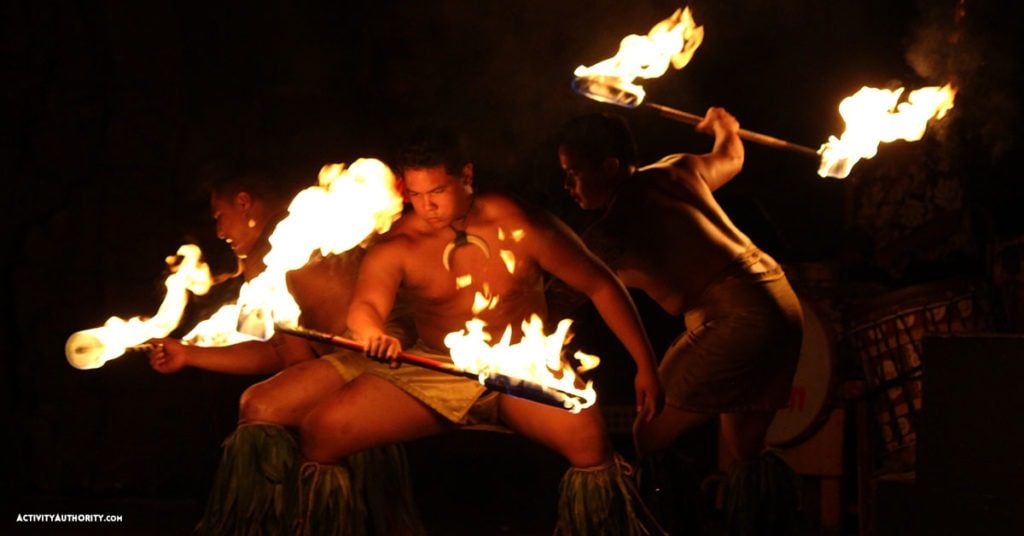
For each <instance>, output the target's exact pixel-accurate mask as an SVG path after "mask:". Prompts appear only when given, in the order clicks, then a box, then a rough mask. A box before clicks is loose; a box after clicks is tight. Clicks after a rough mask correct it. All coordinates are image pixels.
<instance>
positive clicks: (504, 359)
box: [444, 315, 599, 413]
mask: <svg viewBox="0 0 1024 536" xmlns="http://www.w3.org/2000/svg"><path fill="white" fill-rule="evenodd" d="M570 325H572V321H571V320H568V319H566V320H562V321H561V322H559V323H558V327H557V328H556V329H555V332H554V333H552V334H551V335H545V334H544V322H543V321H542V320H541V319H540V317H539V316H537V315H532V316H531V317H530V319H529V320H527V321H524V322H523V324H522V328H523V337H522V339H521V340H520V341H519V342H517V343H515V344H512V342H511V340H512V326H508V327H506V328H505V332H504V334H502V336H501V340H499V341H498V342H497V343H496V344H494V345H493V346H492V345H490V344H488V343H489V342H490V340H491V336H490V334H488V333H487V332H486V331H485V330H484V327H486V326H487V324H486V323H485V322H484V321H483V320H480V319H479V318H473V319H472V320H470V321H468V322H466V329H464V330H459V331H455V332H452V333H449V334H448V335H447V336H445V338H444V344H445V346H447V347H448V348H449V349H450V350H451V356H452V361H454V362H455V364H456V365H457V366H458V367H459V368H462V369H465V370H469V371H472V372H474V373H477V374H479V376H480V381H481V382H483V381H484V379H485V377H486V376H487V375H488V374H492V373H498V374H502V375H505V376H509V377H512V378H519V379H523V380H529V381H532V382H535V383H539V384H541V385H544V386H546V387H552V388H554V389H558V390H560V391H564V392H567V393H571V394H573V395H576V396H578V397H579V400H577V399H575V398H573V397H567V398H566V400H565V407H566V409H568V410H569V411H571V412H573V413H579V412H580V411H581V410H583V409H585V408H589V407H590V406H592V405H594V402H596V401H597V392H596V391H594V385H593V381H591V380H588V381H587V382H586V383H585V384H584V383H583V381H582V380H581V379H580V378H579V376H578V375H577V373H576V370H574V369H573V368H572V367H571V366H570V365H569V363H567V362H566V360H564V359H562V347H563V346H564V345H565V338H566V335H568V333H569V326H570ZM576 358H577V360H579V362H580V364H581V366H580V367H579V370H580V371H581V372H582V371H584V370H589V369H592V368H594V367H596V366H597V365H598V363H599V359H598V358H597V357H595V356H591V355H588V354H584V353H582V352H577V353H576Z"/></svg>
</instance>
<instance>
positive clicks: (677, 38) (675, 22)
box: [573, 8, 704, 108]
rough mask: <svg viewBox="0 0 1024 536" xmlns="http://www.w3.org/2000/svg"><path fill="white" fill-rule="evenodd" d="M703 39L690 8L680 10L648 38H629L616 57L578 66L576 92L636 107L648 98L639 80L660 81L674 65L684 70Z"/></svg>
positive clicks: (661, 23)
mask: <svg viewBox="0 0 1024 536" xmlns="http://www.w3.org/2000/svg"><path fill="white" fill-rule="evenodd" d="M703 40H704V27H703V26H697V25H696V23H694V22H693V15H692V14H691V13H690V8H686V9H677V10H676V12H675V13H673V14H672V16H671V17H669V18H667V19H665V20H663V21H661V22H659V23H658V24H655V25H654V27H653V28H651V31H650V32H648V33H647V35H628V36H626V37H625V38H624V39H623V40H622V42H621V44H620V45H619V52H618V53H617V54H616V55H615V56H613V57H611V58H608V59H606V60H604V61H602V62H599V63H596V64H594V65H591V66H589V67H587V66H585V65H580V66H579V67H577V68H576V71H575V72H574V73H573V74H574V75H576V79H575V80H574V81H573V89H575V90H576V91H578V92H579V93H581V94H583V95H585V96H587V97H589V98H591V99H594V100H597V101H600V102H608V103H612V104H618V105H620V106H628V107H631V108H632V107H634V106H637V105H639V104H640V103H641V102H643V100H644V97H645V96H646V93H645V92H644V88H643V87H641V86H639V85H638V84H636V83H635V82H634V81H635V80H636V79H637V78H648V79H649V78H657V77H659V76H661V75H663V74H665V71H667V70H668V66H669V64H670V63H671V64H672V67H674V68H676V69H682V68H683V67H685V66H686V64H687V63H689V62H690V59H691V58H692V57H693V53H694V52H695V51H696V50H697V47H699V46H700V43H701V41H703Z"/></svg>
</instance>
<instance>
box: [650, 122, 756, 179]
mask: <svg viewBox="0 0 1024 536" xmlns="http://www.w3.org/2000/svg"><path fill="white" fill-rule="evenodd" d="M695 128H696V130H697V132H703V133H705V134H711V135H713V136H714V137H715V145H714V147H713V148H712V149H711V152H709V153H706V154H701V155H695V154H682V155H673V156H670V157H667V158H666V159H665V160H662V162H661V163H662V164H671V165H672V167H674V168H676V169H678V170H680V171H681V172H682V174H683V176H694V177H697V178H700V179H701V180H703V181H704V183H705V184H707V186H708V188H710V189H711V191H712V192H714V191H715V190H717V189H719V188H721V187H722V186H724V185H725V184H726V183H727V182H729V181H730V180H732V178H733V177H735V176H736V174H738V173H739V172H740V170H741V169H742V168H743V142H742V141H741V140H740V137H739V135H738V134H737V132H738V131H739V129H740V124H739V121H737V120H736V118H735V117H733V116H732V114H730V113H729V112H727V111H725V109H724V108H709V109H708V113H707V115H705V116H704V120H703V121H701V122H700V123H699V124H697V126H696V127H695Z"/></svg>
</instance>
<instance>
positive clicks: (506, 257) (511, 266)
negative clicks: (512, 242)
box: [498, 249, 516, 274]
mask: <svg viewBox="0 0 1024 536" xmlns="http://www.w3.org/2000/svg"><path fill="white" fill-rule="evenodd" d="M498 255H501V260H502V261H504V263H505V269H506V270H508V273H510V274H514V273H516V255H515V254H514V253H512V252H511V251H509V250H507V249H502V250H498Z"/></svg>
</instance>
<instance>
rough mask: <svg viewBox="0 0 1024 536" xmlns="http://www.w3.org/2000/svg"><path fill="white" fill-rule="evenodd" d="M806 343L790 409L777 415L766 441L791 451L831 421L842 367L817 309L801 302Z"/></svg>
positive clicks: (799, 364)
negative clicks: (838, 371)
mask: <svg viewBox="0 0 1024 536" xmlns="http://www.w3.org/2000/svg"><path fill="white" fill-rule="evenodd" d="M800 307H801V308H802V309H803V313H804V339H803V342H802V343H801V345H800V360H799V361H798V363H797V367H796V375H795V376H794V377H793V387H792V391H791V392H790V397H789V405H788V406H787V407H786V408H784V409H781V410H779V411H778V412H777V413H776V414H775V420H773V421H772V424H771V426H770V427H769V428H768V435H767V437H766V438H765V441H766V442H767V443H768V445H769V446H773V447H790V446H793V445H796V444H799V443H802V442H803V441H806V440H807V439H808V438H810V437H811V436H812V435H814V432H816V431H817V430H818V428H820V427H821V425H822V424H823V423H824V422H825V420H826V419H827V418H828V415H829V412H830V410H831V409H832V397H833V392H834V390H835V385H836V368H837V365H838V359H837V354H836V351H835V335H834V331H833V329H832V328H831V327H830V325H829V323H828V322H827V321H826V320H825V318H824V316H823V315H822V314H821V312H820V310H819V309H818V307H817V306H815V305H813V304H812V303H810V302H808V301H806V300H804V299H803V298H801V299H800Z"/></svg>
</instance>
